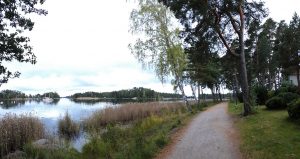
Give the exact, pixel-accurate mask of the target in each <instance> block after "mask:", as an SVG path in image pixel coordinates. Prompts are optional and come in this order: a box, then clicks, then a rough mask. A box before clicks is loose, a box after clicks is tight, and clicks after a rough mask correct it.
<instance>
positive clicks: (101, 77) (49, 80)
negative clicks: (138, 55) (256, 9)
mask: <svg viewBox="0 0 300 159" xmlns="http://www.w3.org/2000/svg"><path fill="white" fill-rule="evenodd" d="M266 6H267V7H268V8H269V11H270V16H271V17H272V18H273V19H275V20H276V21H280V20H286V21H288V22H289V21H290V19H291V17H292V15H293V14H294V12H298V14H299V12H300V1H299V0H285V1H284V2H283V1H279V0H266ZM133 7H134V5H133V4H130V3H129V2H126V1H125V0H101V1H100V0H87V1H82V0H47V1H46V2H45V4H44V5H43V8H44V9H46V10H48V12H49V14H48V15H47V16H34V18H33V19H34V21H35V27H34V30H33V31H31V32H30V34H29V36H30V37H31V45H32V46H33V48H34V53H35V55H36V56H37V61H38V63H37V64H36V65H30V64H20V63H9V64H7V65H8V66H9V68H11V69H13V70H19V71H20V72H21V73H22V74H21V76H20V78H17V79H11V80H10V81H9V82H8V83H7V84H4V85H2V86H1V88H0V90H3V89H13V90H20V91H23V92H25V93H28V94H29V93H31V94H36V93H44V92H48V91H56V92H58V93H59V94H61V95H62V96H66V95H70V94H72V93H75V92H84V91H97V92H103V91H112V90H119V89H129V88H132V87H139V86H142V87H146V88H151V89H154V90H156V91H160V92H173V89H172V88H173V87H172V86H171V85H170V84H163V85H162V84H161V83H160V82H159V80H157V79H156V76H155V73H154V72H153V71H151V70H143V69H142V67H141V65H140V64H139V63H137V60H136V59H135V58H134V57H133V55H132V54H131V53H130V51H129V49H128V47H127V46H128V44H129V43H130V42H132V36H131V34H130V33H129V32H128V30H129V14H130V12H131V10H132V8H133ZM187 92H190V91H189V90H187Z"/></svg>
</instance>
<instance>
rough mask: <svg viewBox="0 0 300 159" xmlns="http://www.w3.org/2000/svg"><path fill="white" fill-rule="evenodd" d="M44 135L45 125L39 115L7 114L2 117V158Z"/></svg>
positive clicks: (0, 144)
mask: <svg viewBox="0 0 300 159" xmlns="http://www.w3.org/2000/svg"><path fill="white" fill-rule="evenodd" d="M44 137H45V130H44V125H43V124H42V122H41V121H40V120H39V119H38V118H37V117H33V116H32V115H31V114H25V115H20V116H17V115H16V114H6V115H4V117H3V118H2V119H0V151H1V152H0V158H1V156H4V155H6V154H8V153H10V152H14V151H16V150H22V149H23V146H24V145H25V144H27V143H29V142H31V141H34V140H37V139H41V138H44Z"/></svg>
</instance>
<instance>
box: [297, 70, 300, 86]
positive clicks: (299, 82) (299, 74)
mask: <svg viewBox="0 0 300 159" xmlns="http://www.w3.org/2000/svg"><path fill="white" fill-rule="evenodd" d="M297 82H298V90H300V68H298V67H297Z"/></svg>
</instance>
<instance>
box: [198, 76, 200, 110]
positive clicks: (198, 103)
mask: <svg viewBox="0 0 300 159" xmlns="http://www.w3.org/2000/svg"><path fill="white" fill-rule="evenodd" d="M197 84H198V105H199V104H200V84H199V82H198V83H197Z"/></svg>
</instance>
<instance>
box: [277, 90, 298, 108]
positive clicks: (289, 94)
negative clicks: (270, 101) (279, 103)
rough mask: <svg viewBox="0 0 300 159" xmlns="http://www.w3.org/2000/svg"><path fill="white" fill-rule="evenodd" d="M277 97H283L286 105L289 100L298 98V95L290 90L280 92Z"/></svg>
mask: <svg viewBox="0 0 300 159" xmlns="http://www.w3.org/2000/svg"><path fill="white" fill-rule="evenodd" d="M278 97H281V98H283V102H284V103H285V104H286V105H288V104H289V103H290V102H292V101H293V100H295V99H298V98H299V95H298V94H296V93H292V92H285V93H280V94H279V95H278Z"/></svg>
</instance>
